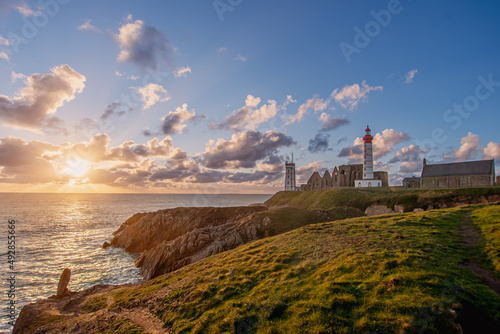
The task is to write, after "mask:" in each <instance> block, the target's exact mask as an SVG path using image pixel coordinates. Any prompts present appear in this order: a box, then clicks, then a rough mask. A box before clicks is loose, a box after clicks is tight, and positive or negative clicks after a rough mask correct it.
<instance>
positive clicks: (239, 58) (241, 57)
mask: <svg viewBox="0 0 500 334" xmlns="http://www.w3.org/2000/svg"><path fill="white" fill-rule="evenodd" d="M234 60H239V61H242V62H246V61H247V58H246V57H243V56H242V55H240V54H239V55H237V56H236V57H234Z"/></svg>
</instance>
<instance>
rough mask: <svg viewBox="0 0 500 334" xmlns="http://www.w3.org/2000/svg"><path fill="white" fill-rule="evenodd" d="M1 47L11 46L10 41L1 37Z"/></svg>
mask: <svg viewBox="0 0 500 334" xmlns="http://www.w3.org/2000/svg"><path fill="white" fill-rule="evenodd" d="M0 45H5V46H9V45H10V41H9V40H8V39H6V38H4V37H2V35H0Z"/></svg>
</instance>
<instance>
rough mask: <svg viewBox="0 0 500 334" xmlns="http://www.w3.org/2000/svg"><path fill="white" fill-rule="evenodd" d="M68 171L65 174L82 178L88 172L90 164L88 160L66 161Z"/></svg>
mask: <svg viewBox="0 0 500 334" xmlns="http://www.w3.org/2000/svg"><path fill="white" fill-rule="evenodd" d="M66 165H67V167H66V169H65V170H64V171H63V173H64V174H68V175H71V176H75V177H82V176H84V175H85V173H86V172H87V168H88V166H89V162H88V161H87V160H71V161H66Z"/></svg>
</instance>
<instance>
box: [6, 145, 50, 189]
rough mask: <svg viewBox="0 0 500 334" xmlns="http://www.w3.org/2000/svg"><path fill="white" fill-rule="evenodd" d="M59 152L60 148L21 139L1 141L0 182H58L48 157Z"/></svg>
mask: <svg viewBox="0 0 500 334" xmlns="http://www.w3.org/2000/svg"><path fill="white" fill-rule="evenodd" d="M57 151H58V147H57V146H54V145H51V144H48V143H43V142H38V141H32V142H29V143H27V142H26V141H24V140H23V139H21V138H15V137H9V136H7V137H5V138H3V139H0V167H1V168H0V171H1V173H0V182H2V183H21V184H24V183H46V182H52V181H55V180H56V181H57V179H58V177H57V172H56V169H55V167H54V166H53V164H52V163H51V162H50V161H49V159H48V158H47V156H48V155H49V154H50V153H54V152H57Z"/></svg>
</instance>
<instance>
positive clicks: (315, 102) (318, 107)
mask: <svg viewBox="0 0 500 334" xmlns="http://www.w3.org/2000/svg"><path fill="white" fill-rule="evenodd" d="M328 104H329V101H328V100H327V101H325V100H323V99H321V98H320V97H319V95H314V96H313V98H312V99H309V100H307V102H306V103H303V104H302V105H300V107H299V111H298V112H297V114H295V115H293V116H291V117H290V118H289V120H288V124H291V123H295V122H300V121H302V119H303V118H304V116H305V115H306V114H307V113H308V112H309V110H310V109H312V110H314V111H315V112H317V111H323V110H325V109H326V108H327V107H328Z"/></svg>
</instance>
